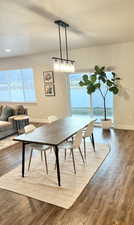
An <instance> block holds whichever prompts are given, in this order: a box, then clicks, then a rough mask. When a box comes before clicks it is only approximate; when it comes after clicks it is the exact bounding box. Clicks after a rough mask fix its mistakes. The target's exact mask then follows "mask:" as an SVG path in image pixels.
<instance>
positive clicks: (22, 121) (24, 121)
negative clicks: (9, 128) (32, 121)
mask: <svg viewBox="0 0 134 225" xmlns="http://www.w3.org/2000/svg"><path fill="white" fill-rule="evenodd" d="M14 121H15V123H16V128H17V131H18V134H21V133H23V132H22V131H23V129H24V127H25V126H26V125H28V124H29V116H27V115H18V116H15V117H14Z"/></svg>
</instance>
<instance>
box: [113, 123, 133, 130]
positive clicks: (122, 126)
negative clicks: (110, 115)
mask: <svg viewBox="0 0 134 225" xmlns="http://www.w3.org/2000/svg"><path fill="white" fill-rule="evenodd" d="M113 127H114V128H115V129H120V130H134V125H126V124H114V126H113Z"/></svg>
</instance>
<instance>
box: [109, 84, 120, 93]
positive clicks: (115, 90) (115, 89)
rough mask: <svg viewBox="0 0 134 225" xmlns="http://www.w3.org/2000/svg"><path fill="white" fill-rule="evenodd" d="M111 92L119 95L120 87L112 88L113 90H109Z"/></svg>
mask: <svg viewBox="0 0 134 225" xmlns="http://www.w3.org/2000/svg"><path fill="white" fill-rule="evenodd" d="M109 91H111V92H113V94H115V95H116V94H118V92H119V89H118V87H115V86H114V87H111V88H109Z"/></svg>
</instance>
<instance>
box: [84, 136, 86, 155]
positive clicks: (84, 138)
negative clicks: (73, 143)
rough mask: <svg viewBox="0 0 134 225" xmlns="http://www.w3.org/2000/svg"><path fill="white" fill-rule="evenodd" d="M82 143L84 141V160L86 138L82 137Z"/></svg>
mask: <svg viewBox="0 0 134 225" xmlns="http://www.w3.org/2000/svg"><path fill="white" fill-rule="evenodd" d="M83 141H84V157H85V159H86V138H85V137H83Z"/></svg>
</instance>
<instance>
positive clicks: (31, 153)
mask: <svg viewBox="0 0 134 225" xmlns="http://www.w3.org/2000/svg"><path fill="white" fill-rule="evenodd" d="M32 155H33V149H31V152H30V158H29V163H28V171H29V169H30V165H31V160H32Z"/></svg>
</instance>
